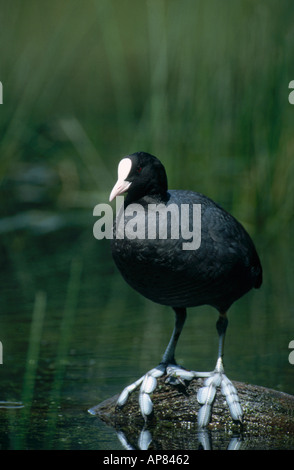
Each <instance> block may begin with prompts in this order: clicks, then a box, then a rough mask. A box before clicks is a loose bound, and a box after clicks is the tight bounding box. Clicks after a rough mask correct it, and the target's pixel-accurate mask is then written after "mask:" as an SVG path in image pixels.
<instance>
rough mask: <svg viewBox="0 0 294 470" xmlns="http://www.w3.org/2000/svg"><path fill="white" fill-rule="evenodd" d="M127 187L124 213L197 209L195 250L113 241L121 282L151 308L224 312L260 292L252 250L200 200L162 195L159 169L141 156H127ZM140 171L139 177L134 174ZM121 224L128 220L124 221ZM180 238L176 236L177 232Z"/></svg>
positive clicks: (236, 228) (233, 223) (242, 234)
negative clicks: (160, 207)
mask: <svg viewBox="0 0 294 470" xmlns="http://www.w3.org/2000/svg"><path fill="white" fill-rule="evenodd" d="M129 158H130V159H131V160H132V170H131V173H130V175H129V177H128V178H127V179H128V181H129V182H131V183H132V184H131V186H130V188H129V190H128V194H127V197H126V199H125V208H126V207H127V206H128V205H130V204H131V203H138V204H140V205H141V206H142V207H144V208H145V210H146V222H145V226H146V227H147V217H148V212H147V209H148V204H160V203H163V204H165V205H166V206H167V207H168V206H169V205H170V204H177V205H178V206H180V205H181V204H190V205H191V204H201V245H200V247H199V248H198V249H197V250H193V251H190V250H183V248H182V244H183V242H185V240H184V239H183V238H182V237H181V236H180V237H179V239H171V238H167V239H164V240H160V239H157V240H154V239H152V240H149V239H148V238H147V237H148V234H147V233H146V235H147V236H146V237H145V239H132V240H129V239H128V238H127V237H125V238H124V239H118V240H117V239H116V235H115V229H114V238H113V241H112V254H113V258H114V260H115V263H116V265H117V267H118V269H119V270H120V272H121V274H122V275H123V277H124V279H125V280H126V281H127V282H128V283H129V284H130V285H131V286H132V287H133V288H134V289H136V290H137V291H138V292H140V293H141V294H142V295H144V296H145V297H147V298H148V299H150V300H153V301H154V302H158V303H160V304H164V305H169V306H171V307H193V306H199V305H204V304H208V305H212V306H213V307H215V308H216V309H217V310H219V311H222V312H225V311H227V310H228V308H229V307H230V306H231V305H232V303H233V302H234V301H235V300H237V299H238V298H240V297H241V296H242V295H244V294H245V293H246V292H248V291H249V290H250V289H251V288H253V287H256V288H258V287H260V285H261V282H262V269H261V264H260V260H259V257H258V255H257V252H256V249H255V247H254V244H253V242H252V240H251V238H250V237H249V235H248V233H247V232H246V231H245V229H244V228H243V227H242V225H241V224H240V223H239V222H238V221H237V220H236V219H235V218H234V217H233V216H232V215H230V214H229V213H228V212H226V211H225V210H224V209H222V208H221V207H220V206H219V205H217V204H216V203H215V202H213V201H212V200H211V199H209V198H208V197H206V196H204V195H203V194H200V193H196V192H193V191H184V190H170V191H168V189H167V178H166V174H165V170H164V167H163V165H162V164H161V163H160V162H159V160H158V159H156V157H153V156H151V155H149V154H146V153H144V152H138V153H135V154H133V155H130V156H129ZM139 169H140V171H139ZM126 220H128V219H127V218H126ZM179 234H180V235H181V230H180V231H179Z"/></svg>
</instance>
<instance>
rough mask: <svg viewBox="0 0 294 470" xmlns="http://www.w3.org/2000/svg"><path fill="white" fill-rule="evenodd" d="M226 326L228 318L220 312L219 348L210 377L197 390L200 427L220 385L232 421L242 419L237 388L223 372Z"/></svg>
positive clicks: (202, 425)
mask: <svg viewBox="0 0 294 470" xmlns="http://www.w3.org/2000/svg"><path fill="white" fill-rule="evenodd" d="M227 326H228V319H227V316H226V314H225V313H220V316H219V319H218V321H217V323H216V328H217V331H218V335H219V348H218V358H217V362H216V366H215V369H214V371H213V372H212V374H211V375H210V377H208V378H207V379H206V380H205V382H204V387H202V388H200V389H199V390H198V394H197V399H198V402H199V403H200V404H201V405H202V406H201V408H200V410H199V413H198V424H199V426H200V427H205V426H206V425H207V424H208V423H209V419H210V414H211V406H212V402H213V400H214V397H215V393H216V388H217V387H218V386H221V392H222V394H223V395H224V396H225V398H226V401H227V403H228V406H229V409H230V412H231V416H232V418H233V420H234V421H240V422H241V421H242V415H243V411H242V408H241V405H240V401H239V397H238V394H237V390H236V388H235V387H234V385H233V384H232V382H231V381H230V380H229V379H228V377H227V376H226V375H225V373H224V366H223V355H224V342H225V335H226V329H227Z"/></svg>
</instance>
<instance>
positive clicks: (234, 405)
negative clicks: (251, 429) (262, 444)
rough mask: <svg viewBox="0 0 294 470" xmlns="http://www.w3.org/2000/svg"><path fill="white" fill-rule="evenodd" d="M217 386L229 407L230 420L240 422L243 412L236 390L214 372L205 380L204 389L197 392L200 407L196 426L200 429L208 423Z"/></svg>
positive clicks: (226, 378)
mask: <svg viewBox="0 0 294 470" xmlns="http://www.w3.org/2000/svg"><path fill="white" fill-rule="evenodd" d="M219 386H220V387H221V393H222V394H223V395H224V397H225V399H226V402H227V404H228V406H229V409H230V413H231V416H232V419H233V420H234V421H239V422H242V416H243V411H242V408H241V405H240V401H239V397H238V393H237V390H236V388H235V387H234V385H233V384H232V382H231V381H230V380H229V379H228V377H227V376H226V375H225V374H224V373H223V372H218V371H215V372H214V373H213V375H211V377H209V378H207V379H206V380H205V382H204V387H202V388H200V389H199V390H198V394H197V400H198V403H200V404H201V405H202V406H201V408H200V410H199V413H198V425H199V427H200V428H204V427H205V426H207V425H208V423H209V420H210V415H211V408H212V403H213V400H214V397H215V394H216V389H217V387H219Z"/></svg>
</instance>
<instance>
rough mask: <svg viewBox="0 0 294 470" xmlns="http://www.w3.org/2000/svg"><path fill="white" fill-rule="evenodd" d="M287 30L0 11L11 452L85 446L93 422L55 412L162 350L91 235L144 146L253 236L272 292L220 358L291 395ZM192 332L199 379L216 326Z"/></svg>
mask: <svg viewBox="0 0 294 470" xmlns="http://www.w3.org/2000/svg"><path fill="white" fill-rule="evenodd" d="M293 17H294V2H293V1H292V0H280V1H277V0H259V1H255V0H222V1H220V0H140V1H138V0H84V1H82V0H62V1H60V0H58V1H57V0H50V2H49V1H46V0H25V1H24V0H11V1H8V0H0V81H1V82H2V84H3V104H2V105H0V236H1V238H0V254H1V256H0V266H1V270H0V284H1V296H0V307H1V308H0V309H1V312H2V313H1V331H0V340H1V341H2V342H3V348H4V364H3V365H1V373H2V376H1V381H2V382H1V383H2V387H3V389H2V390H1V393H2V396H1V398H3V400H9V401H7V403H8V402H9V403H10V402H11V403H13V402H15V403H16V404H17V403H18V400H22V402H23V403H24V404H25V408H24V410H23V411H22V413H23V415H22V420H21V423H22V427H23V431H22V434H21V433H20V432H19V423H20V420H19V415H17V414H16V413H18V411H16V410H14V412H15V415H14V416H12V415H7V418H6V417H4V418H3V416H2V415H1V416H0V418H1V419H4V421H3V422H4V425H5V426H2V424H1V423H2V421H1V422H0V424H1V426H2V428H3V429H5V430H6V427H7V429H8V430H9V431H7V433H6V434H5V439H6V438H7V442H8V443H7V444H5V445H4V444H3V446H4V447H5V446H6V447H7V448H9V446H10V447H11V448H12V447H15V448H23V447H26V441H25V440H27V442H29V440H30V439H31V440H32V443H30V446H31V447H33V446H36V445H37V446H40V447H43V448H44V447H45V448H46V447H48V446H49V447H53V446H54V444H55V445H56V442H55V441H54V439H55V437H54V436H55V434H56V435H57V437H56V439H57V440H58V439H59V435H58V432H61V431H60V429H59V427H58V426H60V427H61V428H62V432H64V434H65V435H66V439H68V441H69V442H70V441H71V439H73V438H72V436H73V435H74V436H77V438H76V439H77V442H79V441H80V439H81V435H82V434H83V432H85V430H86V429H88V426H89V424H88V421H87V420H86V419H85V418H84V417H83V419H85V423H84V422H83V426H84V427H83V430H81V429H80V428H73V427H72V428H70V425H69V423H67V425H66V426H63V425H62V424H60V422H59V421H62V420H63V419H64V416H63V415H62V414H61V411H60V407H61V406H63V407H64V406H65V408H66V407H70V404H71V403H72V401H75V404H76V406H77V408H78V409H79V410H80V409H81V408H82V409H83V410H84V408H85V407H86V405H85V404H86V403H87V406H89V407H90V406H93V405H95V404H96V403H97V402H98V401H99V400H102V399H104V398H106V397H108V396H111V395H112V394H114V393H117V392H118V391H119V390H120V388H122V384H123V385H126V384H127V383H128V382H130V380H129V379H130V377H132V378H134V379H135V378H137V377H136V375H138V376H139V374H142V373H143V372H145V371H146V370H147V369H148V367H149V368H151V367H153V366H154V365H155V364H156V361H158V360H159V358H160V355H161V354H162V352H163V350H162V348H163V344H164V343H166V342H167V341H168V339H169V335H170V332H171V329H172V317H171V314H170V309H167V308H164V307H160V312H162V313H163V314H162V316H161V315H158V306H156V305H153V304H152V303H150V302H148V301H147V300H145V299H143V298H142V297H141V296H139V295H138V294H136V293H135V292H133V294H132V295H130V292H131V291H130V289H129V288H128V287H127V286H126V285H125V283H124V281H123V280H122V279H121V277H120V275H119V274H117V272H116V270H115V268H114V265H113V262H112V260H111V255H110V252H109V251H107V250H109V246H108V241H101V242H100V244H99V245H98V244H97V243H96V241H95V240H94V238H93V237H92V226H93V223H94V221H93V216H92V211H93V207H94V205H96V204H98V203H101V202H108V197H109V193H110V190H111V188H112V186H113V184H114V182H115V179H116V172H117V164H118V161H119V160H120V158H121V157H122V156H124V155H126V154H129V153H132V152H135V151H138V150H145V151H147V152H150V153H152V154H154V155H156V156H157V157H159V158H160V159H161V160H162V162H163V163H164V165H165V167H166V170H167V174H168V178H169V186H170V188H173V189H176V188H182V189H185V188H186V189H193V190H195V191H199V192H203V193H204V194H206V195H208V196H209V197H211V198H213V199H215V200H216V201H217V202H219V203H220V204H221V205H222V206H223V207H224V208H226V209H227V210H229V211H231V212H232V213H233V214H234V215H235V216H236V217H237V218H238V219H239V220H240V221H241V222H242V223H243V224H244V225H245V226H246V228H247V229H248V230H249V232H250V233H251V234H252V235H253V238H254V240H255V242H256V245H257V248H258V251H259V253H260V254H261V259H262V263H263V266H264V272H265V282H264V286H263V288H262V289H261V290H260V291H258V292H254V293H251V294H250V295H251V297H250V295H249V296H247V297H245V298H244V299H242V300H240V302H239V303H238V306H237V307H235V306H234V307H232V310H234V309H235V311H236V310H237V311H238V315H236V316H235V317H234V320H233V321H232V325H231V326H230V331H231V333H230V344H231V349H230V346H229V348H228V351H227V352H226V358H228V363H229V364H230V367H231V370H233V372H234V374H235V377H236V378H237V379H240V380H248V381H252V382H253V383H259V384H261V385H265V386H271V387H274V388H278V389H281V390H285V391H288V392H290V393H292V390H293V367H292V369H291V366H289V363H288V359H287V357H288V352H289V351H288V350H287V347H288V343H289V341H290V340H292V339H293V334H292V333H291V331H293V330H291V325H293V279H294V271H293V266H294V260H293V255H294V254H293V249H292V247H293V236H294V226H293V214H294V159H293V153H294V106H291V105H290V104H289V101H288V95H289V89H288V85H289V82H290V81H291V80H293V79H294V60H293V58H294V52H293V44H294V28H293ZM85 225H87V227H86V230H84V228H85ZM60 229H62V230H60ZM208 310H209V309H208V308H206V307H204V308H203V309H202V310H201V312H207V311H208ZM137 311H138V312H140V315H137ZM232 317H233V315H232ZM167 318H168V319H169V320H168V322H169V323H168V324H167ZM190 318H191V320H190ZM189 321H191V322H192V324H193V325H194V327H193V328H190V329H189V328H186V330H185V331H184V332H183V340H182V341H181V345H180V348H181V349H180V351H181V353H180V354H182V359H183V365H186V366H191V367H192V368H193V367H195V366H196V367H197V366H198V364H197V361H198V360H199V361H200V362H201V363H204V365H205V366H207V367H208V368H209V367H211V366H212V365H213V362H214V355H215V353H216V346H215V344H216V342H217V338H216V333H215V331H214V323H213V322H214V320H212V319H211V317H210V316H209V315H205V314H204V315H203V314H202V315H201V314H199V316H197V315H195V316H193V315H191V317H190V316H189ZM240 331H242V338H241V339H242V341H243V342H242V341H240ZM204 332H205V333H204ZM150 338H151V339H152V341H151V340H150ZM185 338H188V340H186V341H185ZM195 357H196V359H197V360H194V359H195ZM180 360H181V357H180ZM189 362H190V363H189ZM289 367H290V369H289ZM234 368H235V369H234ZM234 374H233V375H234ZM291 374H292V375H291ZM233 378H234V377H233ZM34 397H36V398H35V401H34ZM16 406H17V405H16ZM66 409H67V411H66V416H68V415H69V414H70V413H68V408H66ZM73 415H74V416H76V410H75V409H74V410H73ZM44 416H46V419H47V421H46V420H44V419H43V417H44ZM6 421H7V422H6ZM30 421H31V427H32V429H33V425H34V424H35V425H36V430H35V432H34V433H30V432H29V431H30V428H29V426H30ZM40 423H41V424H40ZM44 423H45V424H44ZM42 426H43V427H44V428H46V429H45V430H43V431H42V432H41V433H40V429H41V428H42ZM62 426H63V427H62ZM5 432H6V431H5ZM9 433H10V435H9ZM71 433H73V434H71ZM103 433H104V429H103V430H102V437H101V435H100V439H102V440H103ZM31 434H32V436H33V437H30V435H31ZM7 436H8V437H7ZM36 436H37V437H36ZM40 436H42V439H43V441H42V444H39V443H37V444H36V443H35V442H33V441H34V439H36V440H38V439H39V438H40V440H42V439H41V437H40ZM93 436H94V437H93V440H94V442H95V444H91V445H92V447H94V446H95V445H96V428H95V429H94V431H93ZM9 439H10V440H9ZM58 442H59V444H58V445H59V446H60V447H63V446H65V444H64V442H65V441H62V440H61V439H59V441H58ZM27 445H28V444H27ZM79 445H81V444H76V443H74V444H72V446H73V447H75V448H78V447H79ZM83 445H84V446H85V445H86V444H84V443H83ZM100 445H101V446H102V445H104V443H103V444H100Z"/></svg>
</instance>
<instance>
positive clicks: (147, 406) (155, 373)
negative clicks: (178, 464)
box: [117, 363, 243, 428]
mask: <svg viewBox="0 0 294 470" xmlns="http://www.w3.org/2000/svg"><path fill="white" fill-rule="evenodd" d="M165 374H166V376H167V378H166V382H167V383H170V384H171V385H178V384H183V385H185V381H190V380H192V379H194V378H205V382H204V386H203V387H201V388H200V389H199V390H198V394H197V400H198V402H199V403H200V404H201V405H202V406H201V408H200V410H199V413H198V425H199V427H200V428H204V427H205V426H207V425H208V423H209V420H210V416H211V409H212V403H213V400H214V398H215V394H216V389H217V387H221V392H222V394H223V395H224V396H225V398H226V401H227V404H228V406H229V409H230V413H231V416H232V419H233V420H234V421H240V422H241V421H242V416H243V411H242V408H241V405H240V401H239V397H238V394H237V390H236V388H235V387H234V385H233V384H232V382H231V381H230V380H229V379H228V377H227V376H226V375H225V374H224V371H223V367H222V364H221V363H218V364H217V367H216V369H215V370H214V371H213V372H195V371H188V370H186V369H183V368H182V367H180V366H177V365H175V364H168V365H165V364H159V365H158V366H157V367H155V368H153V369H151V370H149V371H148V372H147V373H146V374H145V375H143V376H142V377H141V378H140V379H138V380H136V382H133V383H132V384H130V385H128V386H127V387H125V388H124V390H123V391H122V392H121V394H120V396H119V398H118V400H117V406H119V407H122V406H124V405H125V404H126V402H127V400H128V398H129V395H130V394H131V393H132V392H133V391H134V390H136V389H137V388H138V387H140V391H139V406H140V411H141V414H142V416H143V418H144V419H145V420H146V419H147V417H148V416H149V415H150V414H151V413H152V410H153V403H152V400H151V397H150V395H151V393H152V392H154V390H155V389H156V386H157V379H158V378H159V377H162V376H163V375H165Z"/></svg>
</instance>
